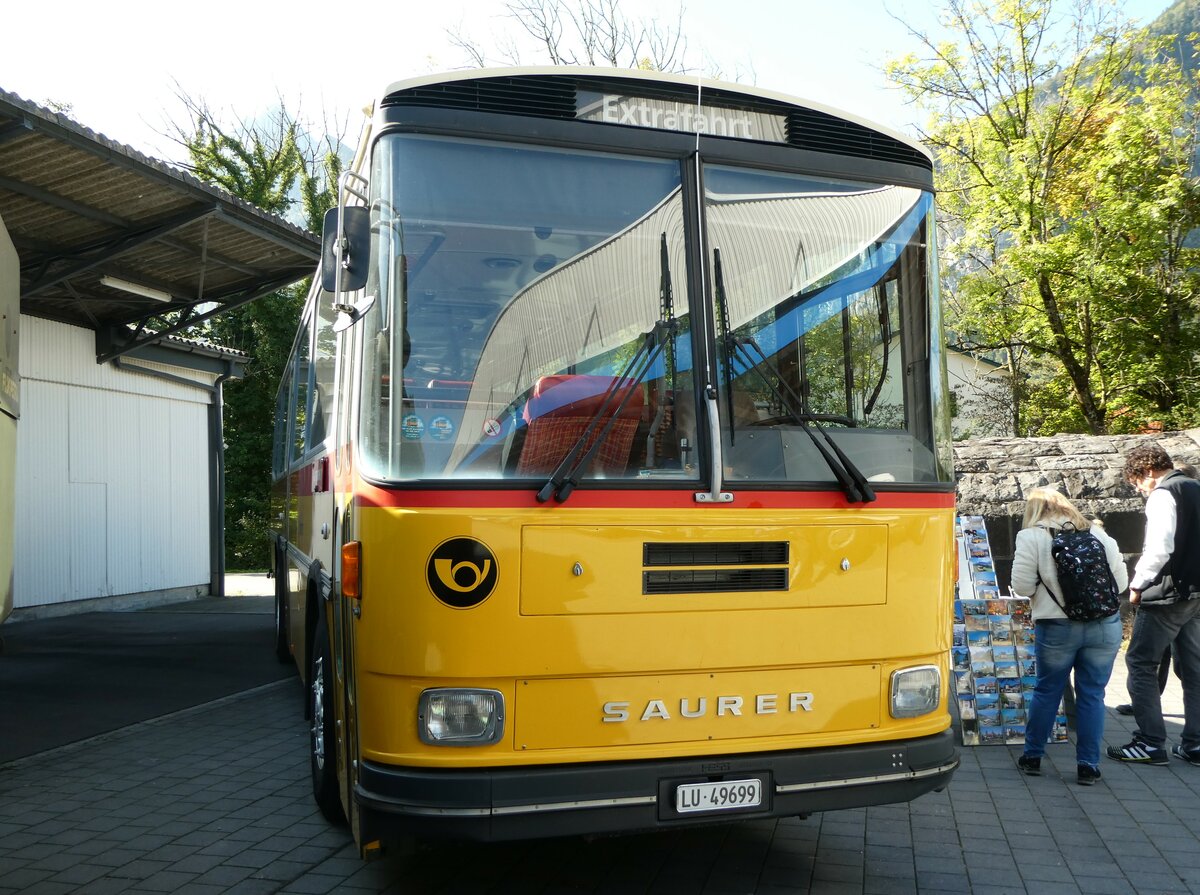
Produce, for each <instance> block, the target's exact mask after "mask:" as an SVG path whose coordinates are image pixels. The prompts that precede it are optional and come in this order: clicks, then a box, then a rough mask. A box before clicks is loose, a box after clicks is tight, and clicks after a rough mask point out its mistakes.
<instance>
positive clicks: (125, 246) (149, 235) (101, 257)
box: [21, 205, 216, 298]
mask: <svg viewBox="0 0 1200 895" xmlns="http://www.w3.org/2000/svg"><path fill="white" fill-rule="evenodd" d="M215 213H216V208H215V206H211V205H210V206H202V207H200V208H192V209H190V210H188V211H187V212H185V213H183V214H180V215H176V216H175V217H173V218H170V219H168V220H167V221H164V222H163V223H160V224H158V225H156V226H153V227H150V228H148V229H145V230H141V231H132V232H128V233H122V234H120V235H119V236H117V237H116V238H115V239H112V240H109V241H108V243H107V244H106V245H105V246H104V247H103V250H101V251H99V252H98V253H97V254H96V255H95V256H94V257H92V258H89V259H88V260H87V261H82V262H80V263H79V264H75V265H72V266H71V267H69V268H67V269H66V270H63V271H60V272H58V273H55V274H52V275H49V276H47V277H45V278H43V279H41V280H38V281H37V282H34V283H32V284H31V285H30V286H28V287H27V288H26V289H24V290H23V291H22V292H21V298H29V297H30V296H33V295H36V294H37V293H38V292H41V291H42V290H43V289H47V288H49V287H50V286H54V285H56V284H57V283H61V282H62V281H63V280H69V279H70V278H71V277H74V276H77V275H78V274H80V273H83V272H84V271H85V270H91V269H92V268H94V267H97V266H99V265H101V264H103V263H104V262H105V261H109V260H111V259H113V258H116V257H117V256H119V255H123V254H124V253H125V252H128V251H130V250H132V249H135V248H137V247H138V246H141V245H145V244H146V243H148V242H154V241H155V240H156V239H161V238H162V237H163V236H165V235H166V234H168V233H173V232H174V231H176V230H179V229H182V228H183V227H186V226H187V225H188V224H192V223H195V222H196V221H198V220H201V219H202V218H206V217H208V216H209V215H212V214H215Z"/></svg>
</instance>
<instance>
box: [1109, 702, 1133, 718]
mask: <svg viewBox="0 0 1200 895" xmlns="http://www.w3.org/2000/svg"><path fill="white" fill-rule="evenodd" d="M1113 711H1114V712H1116V713H1117V714H1118V715H1132V714H1133V704H1132V703H1129V702H1124V703H1121V705H1119V706H1117V707H1116V708H1115V709H1113Z"/></svg>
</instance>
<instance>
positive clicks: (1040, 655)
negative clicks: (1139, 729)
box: [1025, 613, 1162, 768]
mask: <svg viewBox="0 0 1200 895" xmlns="http://www.w3.org/2000/svg"><path fill="white" fill-rule="evenodd" d="M1033 646H1034V655H1035V656H1036V657H1037V688H1036V689H1035V690H1034V691H1033V699H1032V701H1031V704H1030V705H1029V706H1027V708H1026V715H1025V754H1026V755H1028V756H1030V757H1031V758H1036V757H1039V756H1041V755H1042V754H1044V753H1045V751H1046V739H1047V738H1048V737H1049V736H1050V730H1051V728H1053V727H1054V717H1055V715H1056V714H1057V713H1058V705H1059V702H1061V701H1062V695H1063V690H1064V689H1066V686H1067V678H1068V677H1069V676H1070V674H1071V670H1072V669H1074V670H1075V761H1076V762H1078V763H1079V764H1086V765H1090V766H1092V767H1093V768H1094V767H1097V766H1098V765H1099V764H1100V741H1101V740H1102V739H1103V738H1104V688H1105V687H1106V686H1108V678H1109V676H1110V675H1111V674H1112V667H1113V660H1114V659H1116V657H1117V650H1118V649H1120V647H1121V616H1120V613H1117V614H1114V615H1111V616H1109V617H1108V618H1105V619H1100V620H1099V621H1094V622H1073V621H1070V620H1069V619H1065V618H1062V619H1059V618H1051V619H1043V620H1041V621H1038V622H1035V623H1034V641H1033ZM1159 655H1160V656H1161V655H1162V651H1161V650H1159Z"/></svg>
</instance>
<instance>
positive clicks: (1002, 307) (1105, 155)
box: [888, 0, 1200, 434]
mask: <svg viewBox="0 0 1200 895" xmlns="http://www.w3.org/2000/svg"><path fill="white" fill-rule="evenodd" d="M1062 8H1063V4H1062V3H1058V4H1056V3H1055V0H982V2H978V3H972V2H967V0H949V2H948V3H947V6H946V15H945V16H944V18H943V21H944V22H945V23H946V25H947V27H948V28H949V29H950V31H951V32H952V34H953V35H954V37H955V39H954V40H950V41H945V42H935V41H933V40H932V39H931V38H929V37H928V36H927V35H925V34H921V33H919V32H915V31H914V32H913V33H914V34H915V35H916V36H917V37H918V38H919V39H920V41H921V43H922V44H923V46H924V50H925V55H924V56H923V57H921V56H917V55H915V54H912V55H909V56H906V57H905V58H902V59H899V60H895V61H893V62H891V63H889V65H888V73H889V75H890V77H891V78H892V80H893V81H894V82H895V83H897V84H898V85H899V86H901V87H902V88H903V89H904V90H905V92H906V93H907V94H908V95H909V96H910V98H912V99H913V100H914V101H915V102H916V103H917V104H918V105H920V106H921V107H923V108H925V109H926V110H928V111H929V113H930V121H929V124H928V125H927V127H926V128H925V130H924V132H923V134H922V136H923V138H924V139H925V141H926V142H927V144H928V145H929V146H930V147H931V148H932V150H933V151H934V154H935V158H936V164H937V180H938V187H939V193H940V196H939V209H940V212H941V215H942V218H943V222H944V224H945V226H946V229H947V231H948V233H949V237H950V238H949V239H947V240H944V242H943V244H944V245H946V246H947V247H948V251H947V257H946V260H947V261H948V262H949V271H948V272H949V273H950V276H948V277H947V278H946V283H947V289H948V292H949V293H950V297H949V301H948V302H947V305H948V308H949V311H950V314H951V318H952V319H951V320H950V326H951V329H952V330H953V331H955V332H957V333H958V334H959V336H960V338H961V341H962V345H963V347H967V348H974V349H982V350H994V349H1005V350H1007V352H1008V354H1009V358H1010V364H1011V365H1012V370H1011V372H1012V373H1013V374H1014V375H1013V382H1014V383H1017V384H1018V390H1017V392H1016V398H1017V403H1015V405H1014V406H1015V408H1016V409H1015V410H1014V417H1015V419H1014V422H1015V424H1016V426H1015V431H1017V432H1018V433H1019V434H1033V433H1051V432H1056V431H1089V432H1092V433H1104V432H1109V431H1125V430H1130V429H1136V428H1138V427H1140V426H1141V425H1143V424H1144V423H1145V422H1146V421H1148V420H1151V419H1155V420H1161V421H1163V422H1165V423H1167V424H1168V425H1172V426H1177V425H1192V424H1194V422H1195V420H1196V419H1197V408H1196V404H1195V401H1194V400H1193V399H1192V397H1191V395H1192V394H1193V393H1194V392H1195V389H1196V386H1197V384H1198V382H1197V379H1196V373H1197V371H1196V370H1195V359H1196V354H1197V350H1198V349H1200V342H1198V340H1197V335H1198V333H1197V327H1196V321H1197V307H1196V285H1197V283H1196V276H1195V269H1196V266H1197V265H1196V260H1197V259H1196V258H1195V256H1194V250H1192V249H1189V248H1187V247H1186V245H1185V237H1186V235H1187V234H1188V233H1189V231H1191V230H1193V229H1194V228H1195V227H1196V225H1197V223H1200V191H1198V190H1197V184H1196V182H1195V179H1194V178H1193V177H1192V176H1191V163H1192V159H1193V157H1194V154H1195V149H1196V131H1195V116H1194V114H1193V112H1192V107H1193V105H1194V100H1193V99H1192V97H1194V96H1195V95H1196V94H1195V93H1194V90H1195V82H1194V80H1193V78H1192V76H1190V75H1189V74H1188V73H1187V72H1186V71H1185V70H1184V69H1183V68H1182V67H1181V65H1180V61H1179V58H1178V55H1177V53H1176V54H1172V53H1171V52H1169V51H1170V49H1171V47H1172V43H1171V42H1170V41H1169V39H1162V40H1157V41H1156V40H1152V39H1151V38H1149V37H1148V36H1147V34H1146V33H1145V32H1140V31H1135V30H1134V29H1132V28H1131V27H1130V26H1129V24H1128V23H1126V22H1123V21H1122V20H1121V19H1120V18H1119V16H1118V15H1117V13H1116V7H1115V6H1114V5H1110V4H1106V3H1101V2H1093V0H1081V2H1079V3H1077V4H1076V5H1075V6H1073V7H1072V8H1071V14H1070V16H1068V17H1065V18H1062V19H1060V18H1058V16H1057V12H1058V10H1060V9H1062ZM1030 376H1031V377H1033V378H1032V380H1030V379H1027V378H1026V377H1030ZM1030 386H1033V387H1030ZM1020 389H1023V391H1022V390H1020Z"/></svg>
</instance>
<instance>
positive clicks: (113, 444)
mask: <svg viewBox="0 0 1200 895" xmlns="http://www.w3.org/2000/svg"><path fill="white" fill-rule="evenodd" d="M20 338H21V345H20V364H21V377H22V381H21V411H22V412H21V426H20V428H19V430H18V436H17V438H18V442H17V482H16V504H17V517H16V518H17V522H16V526H15V532H14V534H15V539H16V545H15V548H16V549H15V551H14V555H15V566H16V568H15V606H16V607H17V608H21V607H28V606H43V605H47V604H52V603H65V602H70V601H74V600H86V599H91V598H95V597H103V596H115V595H120V594H137V593H144V592H146V591H155V590H167V589H172V588H180V587H193V586H201V587H204V588H207V587H208V582H209V463H208V416H207V410H208V404H209V403H210V402H211V400H212V396H211V394H210V393H209V392H208V391H206V390H204V389H202V388H191V387H189V386H186V385H183V384H177V383H173V382H167V381H164V380H161V379H157V378H153V377H150V376H144V375H140V374H138V373H132V372H127V371H125V370H122V369H119V368H117V367H114V366H113V365H111V364H104V365H98V364H97V363H96V346H95V336H94V334H93V333H92V331H91V330H87V329H81V328H79V327H73V326H68V325H66V324H62V323H54V322H51V321H47V320H42V319H40V318H36V317H29V316H26V315H22V317H21V336H20ZM138 363H140V362H138ZM144 366H147V367H151V368H154V369H159V370H164V371H168V372H171V373H172V374H174V375H176V376H186V377H187V378H190V379H194V380H195V381H197V382H198V383H201V384H203V385H211V384H212V382H213V377H212V376H209V375H206V374H203V373H196V372H194V371H186V370H183V369H181V368H174V367H167V366H163V365H159V364H144Z"/></svg>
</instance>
